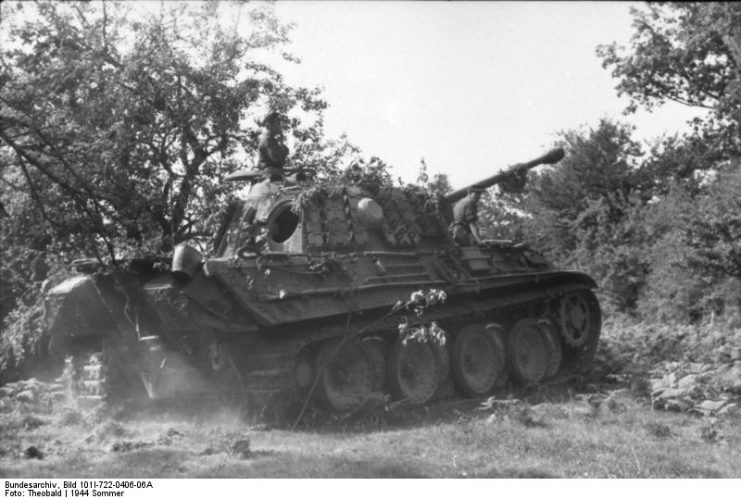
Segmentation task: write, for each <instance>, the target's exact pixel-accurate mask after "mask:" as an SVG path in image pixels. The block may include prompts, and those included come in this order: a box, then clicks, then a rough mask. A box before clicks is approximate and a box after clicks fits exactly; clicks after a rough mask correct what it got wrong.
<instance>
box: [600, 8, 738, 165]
mask: <svg viewBox="0 0 741 499" xmlns="http://www.w3.org/2000/svg"><path fill="white" fill-rule="evenodd" d="M632 13H633V18H634V20H633V27H634V28H635V32H634V34H633V36H632V38H631V45H630V48H629V49H628V50H626V49H625V48H624V47H619V46H618V45H617V44H616V43H613V44H610V45H602V46H600V47H598V49H597V53H598V55H599V56H600V57H601V58H602V60H603V66H604V67H605V68H611V69H612V75H613V76H614V77H615V78H618V79H619V83H618V85H617V90H618V93H619V94H621V95H622V94H625V95H628V96H629V97H630V98H631V104H630V106H629V108H628V111H629V112H630V111H634V110H635V109H637V107H638V106H644V107H647V108H649V109H650V108H651V107H652V106H655V105H660V104H662V103H663V102H666V101H673V102H678V103H681V104H684V105H687V106H693V107H698V108H702V109H707V110H708V111H709V112H710V114H709V117H708V119H707V120H696V122H695V123H694V125H695V129H696V131H697V133H699V134H701V135H703V136H704V139H705V141H706V142H707V141H711V140H712V142H713V143H715V144H717V149H718V150H719V151H723V152H725V153H726V154H728V153H731V154H738V153H739V151H741V136H740V135H739V134H740V133H741V128H740V125H741V4H739V3H736V2H727V3H726V2H713V3H689V2H688V3H666V4H661V3H657V4H649V5H647V6H646V10H638V9H633V11H632Z"/></svg>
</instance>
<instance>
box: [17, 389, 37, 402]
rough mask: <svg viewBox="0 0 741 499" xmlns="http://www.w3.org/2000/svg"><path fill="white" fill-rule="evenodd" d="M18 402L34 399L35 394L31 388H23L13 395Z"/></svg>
mask: <svg viewBox="0 0 741 499" xmlns="http://www.w3.org/2000/svg"><path fill="white" fill-rule="evenodd" d="M15 399H16V400H17V401H18V402H34V401H35V400H36V394H35V393H33V392H32V391H31V390H23V391H22V392H20V393H18V394H17V395H16V396H15Z"/></svg>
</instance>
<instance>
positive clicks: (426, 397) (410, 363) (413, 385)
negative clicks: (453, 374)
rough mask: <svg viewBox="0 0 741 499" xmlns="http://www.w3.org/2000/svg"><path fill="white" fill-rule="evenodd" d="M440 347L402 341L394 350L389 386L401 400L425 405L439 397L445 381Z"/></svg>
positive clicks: (391, 357) (392, 352)
mask: <svg viewBox="0 0 741 499" xmlns="http://www.w3.org/2000/svg"><path fill="white" fill-rule="evenodd" d="M437 348H438V347H437V345H434V344H432V343H421V342H418V341H409V342H407V343H406V345H404V343H403V342H402V341H401V339H400V340H398V341H397V342H396V343H394V345H393V347H392V348H391V354H390V356H389V364H388V382H389V387H390V388H391V394H392V395H393V397H394V398H395V399H397V400H405V401H407V402H410V403H412V404H420V405H421V404H425V403H427V402H429V401H430V400H431V399H432V397H433V396H434V395H435V392H436V391H437V389H438V386H439V385H440V382H441V380H442V378H443V366H442V362H441V359H440V354H439V353H438V350H437Z"/></svg>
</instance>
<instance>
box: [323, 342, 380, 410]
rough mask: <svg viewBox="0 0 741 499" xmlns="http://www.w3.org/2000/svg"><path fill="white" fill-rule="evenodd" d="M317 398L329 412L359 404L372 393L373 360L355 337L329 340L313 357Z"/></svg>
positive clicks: (351, 407)
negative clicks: (314, 358)
mask: <svg viewBox="0 0 741 499" xmlns="http://www.w3.org/2000/svg"><path fill="white" fill-rule="evenodd" d="M315 372H316V373H317V376H319V380H318V382H317V387H316V397H317V400H318V402H319V404H320V405H322V406H323V407H324V408H325V409H327V410H328V411H331V412H336V413H342V412H347V411H351V410H353V409H357V408H358V407H360V406H362V405H363V404H364V403H365V402H366V400H368V397H369V396H370V395H371V393H372V392H373V359H372V357H371V355H370V354H369V353H368V351H367V350H366V349H365V347H364V346H363V344H362V343H361V342H360V341H358V340H356V339H350V340H346V341H343V340H335V341H328V342H327V343H325V344H324V345H323V346H322V348H321V349H320V350H319V353H318V354H317V357H316V371H315Z"/></svg>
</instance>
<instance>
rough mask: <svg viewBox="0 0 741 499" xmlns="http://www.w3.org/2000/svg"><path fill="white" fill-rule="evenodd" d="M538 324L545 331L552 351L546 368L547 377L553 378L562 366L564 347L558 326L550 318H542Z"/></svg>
mask: <svg viewBox="0 0 741 499" xmlns="http://www.w3.org/2000/svg"><path fill="white" fill-rule="evenodd" d="M538 326H540V329H541V330H542V331H543V335H544V339H545V341H546V343H548V349H549V350H550V352H551V356H550V358H549V359H548V366H547V367H546V370H545V377H546V378H552V377H553V376H555V375H556V373H557V372H558V370H559V369H560V368H561V361H562V360H563V348H562V347H561V338H560V337H559V336H558V333H557V332H556V327H555V326H554V325H553V322H551V321H550V320H548V319H540V320H539V321H538Z"/></svg>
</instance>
